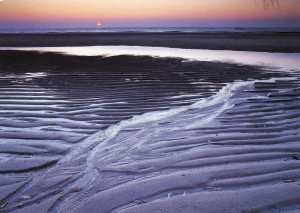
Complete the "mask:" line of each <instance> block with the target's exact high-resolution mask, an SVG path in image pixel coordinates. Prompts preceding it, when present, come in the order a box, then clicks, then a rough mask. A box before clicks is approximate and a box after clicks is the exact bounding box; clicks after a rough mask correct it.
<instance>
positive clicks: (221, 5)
mask: <svg viewBox="0 0 300 213" xmlns="http://www.w3.org/2000/svg"><path fill="white" fill-rule="evenodd" d="M279 4H280V8H277V7H276V6H275V7H273V8H269V9H266V8H264V6H263V4H262V1H261V0H0V28H27V27H95V26H96V24H97V23H98V22H101V26H102V27H265V26H269V27H285V26H286V27H291V26H300V0H279Z"/></svg>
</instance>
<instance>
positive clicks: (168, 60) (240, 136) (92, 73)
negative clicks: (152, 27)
mask: <svg viewBox="0 0 300 213" xmlns="http://www.w3.org/2000/svg"><path fill="white" fill-rule="evenodd" d="M112 45H114V48H118V45H122V46H126V48H128V49H130V46H134V47H136V48H137V50H139V51H140V52H141V53H140V54H135V53H129V52H128V54H123V52H122V54H119V55H118V54H111V55H109V54H103V55H101V54H99V55H98V54H97V53H94V54H90V55H89V53H88V52H86V50H85V51H83V50H82V49H79V53H81V55H80V54H78V55H75V54H72V53H71V52H68V51H70V50H69V49H68V47H72V46H73V47H80V46H82V47H87V50H90V51H93V50H94V49H89V47H88V46H99V48H100V49H101V48H103V49H105V47H107V46H112ZM143 46H144V47H163V48H162V49H152V52H153V51H154V52H155V51H158V53H157V55H152V56H151V54H150V53H148V55H143V53H144V52H146V51H147V50H148V49H147V48H145V49H143ZM0 47H12V48H11V49H6V50H4V49H1V50H0V140H1V142H0V153H1V161H0V191H1V193H0V195H1V197H0V200H1V201H0V211H3V212H16V213H17V212H20V213H21V212H22V213H23V212H297V211H298V210H299V208H300V182H299V180H300V144H299V141H300V111H299V109H300V67H299V69H297V67H298V64H299V60H298V59H299V56H300V55H299V53H300V36H299V33H297V32H294V33H293V32H289V33H284V32H278V33H274V32H272V33H271V32H269V33H263V32H255V33H241V32H240V33H238V32H235V33H234V32H232V33H229V32H226V33H220V32H218V33H183V32H163V33H145V32H124V33H47V34H43V33H39V34H38V33H26V34H8V33H2V34H0ZM13 47H15V48H20V47H30V48H33V47H63V48H66V51H65V52H61V51H57V50H55V49H52V50H51V51H49V49H47V48H45V49H44V51H43V50H42V49H41V50H36V49H35V50H30V49H27V50H24V49H23V50H20V49H14V48H13ZM164 47H167V48H164ZM120 48H121V47H120ZM126 48H125V50H126ZM172 48H180V49H182V50H180V51H183V52H185V51H186V52H187V53H188V54H186V55H187V57H186V58H184V56H182V57H181V55H177V56H176V57H163V56H164V55H163V54H164V53H165V52H166V51H168V52H180V51H179V49H172ZM196 49H209V50H231V51H237V52H234V53H232V54H233V58H234V57H235V55H234V54H236V55H238V54H242V52H240V53H239V51H252V52H250V53H247V54H249V55H252V54H253V55H255V52H270V54H271V53H272V54H273V55H272V54H271V55H270V57H273V56H274V57H275V56H276V57H279V56H280V57H282V58H284V57H286V58H290V59H291V60H292V61H293V62H294V63H295V64H294V66H293V67H292V68H291V67H289V66H285V64H284V63H282V64H281V63H280V60H279V61H278V59H277V58H275V60H277V62H278V63H277V64H276V66H275V65H274V64H273V66H272V64H270V65H269V64H267V65H266V64H264V63H263V62H264V60H263V58H262V61H258V62H259V63H252V62H251V61H250V62H251V63H248V64H245V63H242V62H239V61H237V62H235V61H230V60H228V61H225V60H223V59H218V60H217V58H216V59H215V60H214V55H212V56H210V57H211V58H209V60H207V61H204V60H200V59H199V60H196V59H195V58H193V59H191V58H189V57H188V56H189V55H191V54H192V55H194V54H200V53H197V52H193V50H196ZM123 50H124V49H122V51H123ZM134 50H135V51H136V49H134ZM143 51H144V52H143ZM159 51H161V52H162V53H159ZM188 51H190V52H188ZM77 52H78V51H77ZM108 52H109V51H108ZM125 52H126V51H125ZM279 53H280V54H282V55H279ZM284 53H288V54H284ZM226 54H227V52H226ZM228 54H231V53H228ZM245 54H246V53H245ZM278 55H279V56H278ZM242 56H243V55H242ZM203 58H205V55H204V56H203ZM258 58H259V55H258ZM270 61H271V62H272V60H270Z"/></svg>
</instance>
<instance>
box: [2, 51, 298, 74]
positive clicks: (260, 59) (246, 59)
mask: <svg viewBox="0 0 300 213" xmlns="http://www.w3.org/2000/svg"><path fill="white" fill-rule="evenodd" d="M0 50H26V51H29V50H34V51H44V52H58V53H63V54H69V55H76V56H107V57H108V56H119V55H134V56H152V57H174V58H183V59H186V60H198V61H219V62H229V63H238V64H247V65H258V66H266V67H270V68H272V69H278V70H285V71H287V70H288V71H290V70H299V69H300V53H268V52H250V51H231V50H197V49H179V48H166V47H140V46H89V47H24V48H14V47H12V48H11V47H7V48H0Z"/></svg>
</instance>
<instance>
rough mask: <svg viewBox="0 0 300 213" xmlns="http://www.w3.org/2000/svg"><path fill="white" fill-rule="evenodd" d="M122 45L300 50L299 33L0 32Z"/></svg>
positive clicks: (45, 41) (29, 41)
mask: <svg viewBox="0 0 300 213" xmlns="http://www.w3.org/2000/svg"><path fill="white" fill-rule="evenodd" d="M92 45H93V46H98V45H126V46H152V47H172V48H186V49H211V50H238V51H259V52H298V53H299V52H300V33H298V32H285V33H284V32H278V33H268V32H261V33H238V32H236V33H226V32H224V33H218V32H217V33H187V32H183V33H182V32H164V33H158V32H156V33H142V32H124V33H46V34H34V33H28V34H5V33H2V34H0V47H59V46H92Z"/></svg>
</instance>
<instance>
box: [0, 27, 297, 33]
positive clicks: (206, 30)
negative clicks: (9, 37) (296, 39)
mask: <svg viewBox="0 0 300 213" xmlns="http://www.w3.org/2000/svg"><path fill="white" fill-rule="evenodd" d="M79 32H80V33H91V32H112V33H113V32H115V33H118V32H199V33H210V32H211V33H217V32H219V33H220V32H235V33H236V32H240V33H262V32H264V33H276V32H287V33H292V32H300V28H299V27H277V28H274V27H273V28H272V27H158V28H157V27H148V28H144V27H128V28H126V27H119V28H118V27H115V28H113V27H90V28H24V29H22V28H21V29H20V28H18V29H14V28H3V29H0V33H79Z"/></svg>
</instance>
